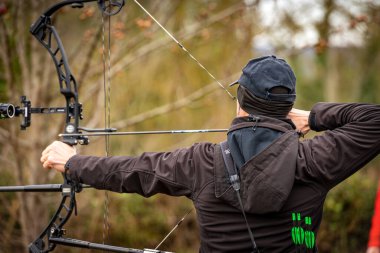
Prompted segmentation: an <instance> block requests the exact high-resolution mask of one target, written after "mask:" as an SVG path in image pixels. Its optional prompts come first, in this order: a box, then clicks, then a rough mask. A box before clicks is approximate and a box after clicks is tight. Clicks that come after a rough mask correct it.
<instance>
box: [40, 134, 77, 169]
mask: <svg viewBox="0 0 380 253" xmlns="http://www.w3.org/2000/svg"><path fill="white" fill-rule="evenodd" d="M75 154H76V149H75V148H74V147H72V146H69V145H67V144H65V143H63V142H60V141H54V142H53V143H52V144H50V145H49V146H47V147H46V148H45V150H43V151H42V153H41V158H40V161H41V163H42V166H43V167H44V168H45V169H55V170H57V171H59V172H64V166H65V164H66V162H67V161H68V160H69V159H70V158H71V157H72V156H73V155H75Z"/></svg>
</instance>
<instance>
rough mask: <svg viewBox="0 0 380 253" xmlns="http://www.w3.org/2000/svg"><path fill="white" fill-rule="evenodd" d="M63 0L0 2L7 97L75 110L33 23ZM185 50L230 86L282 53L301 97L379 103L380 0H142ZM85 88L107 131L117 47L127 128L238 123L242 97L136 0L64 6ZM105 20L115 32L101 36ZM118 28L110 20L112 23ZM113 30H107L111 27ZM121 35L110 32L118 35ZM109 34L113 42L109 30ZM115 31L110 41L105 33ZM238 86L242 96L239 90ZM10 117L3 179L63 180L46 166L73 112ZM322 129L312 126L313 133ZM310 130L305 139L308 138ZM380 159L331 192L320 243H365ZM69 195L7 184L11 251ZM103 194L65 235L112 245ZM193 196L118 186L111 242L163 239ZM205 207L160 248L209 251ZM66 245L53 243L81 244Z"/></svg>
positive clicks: (115, 149) (143, 144)
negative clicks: (202, 218)
mask: <svg viewBox="0 0 380 253" xmlns="http://www.w3.org/2000/svg"><path fill="white" fill-rule="evenodd" d="M57 2H58V1H52V0H0V59H1V60H0V103H13V104H15V105H19V99H20V96H21V95H26V96H27V97H28V98H29V99H30V100H31V102H32V106H33V107H49V106H50V107H59V106H64V103H65V101H64V98H63V96H62V95H61V94H60V93H59V84H58V81H57V74H56V72H55V68H54V65H53V64H52V63H53V62H52V59H51V58H50V55H49V54H48V52H47V51H46V50H45V49H44V48H43V47H42V46H41V45H40V44H39V43H38V41H37V40H36V39H35V38H34V37H33V36H32V35H31V34H30V33H29V27H30V25H31V24H32V23H33V22H34V21H35V20H37V18H38V17H39V16H40V15H41V14H42V13H43V12H44V11H45V10H46V9H47V8H48V7H49V6H51V5H52V4H54V3H57ZM141 4H142V5H143V6H144V7H145V8H146V9H147V10H149V11H150V12H151V13H152V14H153V15H154V16H155V17H156V19H158V20H159V21H160V22H161V23H162V24H163V25H164V26H165V27H166V28H167V29H168V30H169V31H170V32H172V33H173V34H174V36H175V37H176V38H177V39H178V40H179V41H181V42H182V43H183V44H184V46H185V47H186V48H187V49H188V50H189V51H190V52H191V53H192V54H193V55H194V56H195V57H196V58H197V59H198V60H199V61H200V62H201V63H202V64H203V65H204V66H205V67H206V68H207V69H208V70H209V71H210V72H211V73H212V74H213V75H214V76H215V77H216V78H217V79H218V80H220V81H221V83H223V85H227V84H228V83H229V82H231V81H234V80H235V79H237V78H238V76H239V75H240V72H241V69H242V68H243V67H244V65H245V64H246V62H247V61H248V60H249V59H250V58H254V57H259V56H263V55H268V54H275V55H277V56H278V57H281V58H285V59H286V60H287V61H288V62H289V63H290V65H291V66H292V67H293V69H294V71H295V73H296V76H297V93H298V94H297V101H296V107H297V108H300V109H306V110H309V109H311V107H312V105H313V104H314V103H316V102H318V101H329V102H332V101H334V102H366V103H379V102H380V1H376V0H372V1H371V0H361V1H359V0H314V1H310V0H309V1H307V0H265V1H264V0H261V1H260V0H245V1H243V0H224V1H218V0H197V1H190V0H182V1H174V0H161V1H152V0H141ZM53 22H54V26H55V27H56V29H57V30H58V33H59V34H60V37H61V39H62V41H63V44H64V47H65V49H66V53H67V54H68V56H69V63H70V67H71V69H72V72H73V74H74V76H75V77H76V79H77V82H78V85H79V96H80V97H79V99H80V101H81V103H82V104H83V114H84V120H83V121H82V122H81V125H82V126H87V127H100V128H101V127H104V121H105V120H104V114H105V110H106V111H108V109H105V106H104V100H105V99H104V89H103V86H104V70H103V59H102V58H103V54H102V52H103V44H104V45H105V48H108V47H109V48H110V52H111V58H110V61H111V64H110V65H111V70H110V71H109V74H108V73H107V72H106V79H108V75H109V76H110V77H111V82H110V86H111V89H110V94H109V96H110V107H109V108H110V109H109V111H110V121H111V126H112V127H116V128H118V130H119V131H145V130H167V129H204V128H207V129H209V128H228V127H229V125H230V121H231V119H232V117H233V116H234V114H235V102H234V101H232V99H231V98H230V97H229V96H228V95H227V93H226V92H225V91H224V90H223V89H221V88H220V87H219V86H218V85H217V84H216V82H215V81H214V80H213V79H211V78H210V77H209V75H208V74H207V73H206V72H205V71H203V70H202V69H201V68H200V67H199V66H198V65H197V64H196V63H195V62H194V61H193V60H192V59H190V57H188V56H187V55H186V54H185V53H184V51H182V50H181V49H180V48H179V47H178V46H177V45H176V44H175V43H174V42H173V41H172V40H171V39H170V38H169V37H168V36H167V35H166V34H165V33H164V32H163V31H162V30H161V29H160V28H159V27H158V26H157V25H156V24H155V23H154V22H153V21H152V20H151V19H150V18H149V17H147V16H146V14H145V13H144V12H143V11H142V10H141V9H140V8H139V7H138V6H137V5H136V4H135V3H134V2H133V1H126V5H125V6H124V8H123V10H122V11H121V12H120V13H119V14H118V15H116V16H113V17H112V18H111V21H110V23H109V21H108V20H107V19H103V21H102V15H101V13H100V11H99V9H98V7H97V5H96V3H89V4H87V5H86V6H85V7H84V8H82V9H73V8H70V7H66V8H64V9H63V10H61V11H59V12H58V13H57V14H56V15H54V19H53ZM103 27H104V30H105V31H104V32H103ZM109 28H110V29H109ZM103 34H104V36H103ZM109 34H110V40H108V35H109ZM103 37H104V39H103ZM103 41H104V43H103ZM231 92H235V91H234V90H231ZM20 121H21V119H19V118H13V119H8V120H1V121H0V143H1V145H0V185H2V186H5V185H25V184H41V183H60V182H62V176H61V175H58V174H57V173H54V172H46V171H45V170H43V169H42V167H41V164H40V162H39V158H40V154H41V151H42V150H43V149H44V148H45V147H46V146H47V145H48V144H49V143H50V142H52V141H53V140H56V139H58V134H59V133H60V132H62V131H63V129H62V128H63V125H64V117H63V115H33V116H32V125H31V127H30V128H28V129H27V130H26V131H21V130H20V127H19V125H20ZM312 136H313V133H311V134H310V137H312ZM224 138H225V134H224V133H213V134H188V135H174V134H167V135H138V136H125V137H120V136H119V137H111V138H110V151H109V154H110V155H138V154H140V153H141V152H144V151H169V150H173V149H175V148H179V147H184V146H188V145H191V144H192V143H194V142H202V141H210V142H220V141H222V140H223V139H224ZM306 138H307V137H306ZM78 150H79V152H80V153H81V154H92V155H105V139H104V138H91V143H90V145H88V146H80V147H78ZM379 169H380V159H379V158H376V159H375V160H374V161H372V162H371V163H370V164H368V165H367V166H366V167H365V168H364V169H363V170H361V171H360V172H358V173H357V174H355V175H354V176H353V177H351V178H350V179H348V180H346V181H345V182H344V183H342V184H341V185H339V186H338V187H336V188H335V189H333V190H332V191H331V192H330V193H329V195H328V198H327V200H326V203H325V212H324V219H323V223H322V225H321V228H320V231H319V234H318V245H319V250H320V252H365V249H366V244H367V240H368V231H369V227H370V222H371V216H372V213H373V201H374V197H375V193H376V189H377V182H378V179H379V176H380V173H379ZM60 199H61V196H60V193H1V194H0V253H4V252H27V245H28V244H29V243H30V242H31V241H33V240H34V239H35V238H36V237H37V236H38V235H39V234H40V232H41V231H42V230H43V228H44V226H46V225H47V224H48V221H49V217H51V215H52V214H53V213H54V211H55V210H56V207H57V206H58V204H59V202H60ZM104 202H105V193H104V192H103V191H97V190H94V189H85V190H84V191H83V192H81V193H80V194H77V203H78V212H79V215H78V216H76V217H75V216H73V217H72V218H71V219H70V221H69V222H68V224H67V225H66V226H65V227H66V229H67V237H73V238H78V239H82V240H89V241H92V242H99V243H101V242H102V234H103V223H104V221H103V216H104V213H105V212H106V211H105V208H104ZM191 206H192V203H191V202H190V201H189V200H187V199H186V198H172V197H166V196H161V195H160V196H154V197H152V198H150V199H144V198H142V197H139V196H137V195H135V194H116V193H109V204H108V208H107V209H108V213H109V216H108V220H109V223H110V230H109V237H108V239H107V240H106V243H108V244H113V245H120V246H124V247H129V248H154V247H155V246H156V245H157V244H158V243H159V242H160V241H161V239H162V238H163V237H164V236H165V234H166V233H167V232H169V231H170V229H171V228H172V227H173V226H174V225H175V224H176V222H177V221H178V220H179V219H180V218H181V217H182V216H183V215H184V214H185V213H186V212H187V211H188V210H189V209H190V208H191ZM195 215H196V214H195V211H193V212H192V213H191V214H190V215H189V216H188V217H187V218H186V219H185V221H184V222H183V223H182V224H181V226H180V227H179V228H178V229H177V230H176V232H175V233H174V234H173V235H172V236H171V237H170V238H169V239H168V240H167V241H166V242H165V244H164V245H163V246H162V247H161V249H165V250H168V251H175V252H185V253H187V252H198V245H199V239H198V234H197V229H198V228H197V224H196V217H195ZM82 251H83V250H80V249H71V248H67V247H62V246H60V247H57V249H56V250H55V252H82Z"/></svg>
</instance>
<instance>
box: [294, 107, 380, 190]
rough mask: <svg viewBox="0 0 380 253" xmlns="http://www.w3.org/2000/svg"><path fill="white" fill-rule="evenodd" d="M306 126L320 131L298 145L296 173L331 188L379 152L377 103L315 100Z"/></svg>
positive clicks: (379, 131) (379, 138) (379, 130)
mask: <svg viewBox="0 0 380 253" xmlns="http://www.w3.org/2000/svg"><path fill="white" fill-rule="evenodd" d="M309 125H310V128H311V129H312V130H314V131H317V132H320V131H324V133H323V134H321V135H318V136H316V137H314V138H312V139H309V140H305V141H303V142H302V143H301V145H300V151H299V156H300V160H301V161H304V162H303V163H301V168H298V173H299V174H300V175H301V176H302V174H304V176H306V175H307V176H308V177H311V178H312V179H313V180H314V181H318V182H320V183H322V184H323V185H324V186H325V187H326V188H327V189H331V188H332V187H334V186H335V185H337V184H338V183H340V182H341V181H343V180H344V179H346V178H347V177H349V176H351V175H352V174H354V173H355V172H356V171H357V170H359V169H360V168H362V167H363V166H364V165H365V164H367V163H368V162H369V161H371V160H372V159H373V158H374V157H376V156H377V155H378V154H379V152H380V105H371V104H358V103H350V104H349V103H318V104H316V105H315V106H314V107H313V109H312V110H311V113H310V117H309Z"/></svg>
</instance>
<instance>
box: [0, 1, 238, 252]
mask: <svg viewBox="0 0 380 253" xmlns="http://www.w3.org/2000/svg"><path fill="white" fill-rule="evenodd" d="M88 2H97V4H98V6H99V9H100V10H101V11H102V13H103V14H104V15H107V16H112V15H115V14H117V13H119V12H120V10H121V9H122V8H123V6H124V4H125V0H108V1H107V0H65V1H62V2H59V3H57V4H55V5H53V6H51V7H50V8H49V9H47V10H46V11H45V12H44V13H43V14H42V15H41V16H40V17H39V18H38V19H37V21H36V22H34V24H33V25H32V26H31V28H30V32H31V34H32V35H33V36H34V37H35V38H36V39H37V40H38V41H39V42H40V43H41V44H42V45H43V46H44V47H45V48H46V49H47V50H48V52H49V54H50V55H51V58H52V59H53V62H54V65H55V67H56V71H57V74H58V81H59V86H60V92H61V94H62V95H63V96H64V97H65V101H66V106H65V107H46V108H40V107H38V108H37V107H32V106H31V102H30V101H29V100H28V99H27V98H26V96H22V97H21V105H20V106H14V105H12V104H3V103H0V119H3V118H12V117H14V116H16V117H17V116H19V117H22V123H21V129H22V130H25V129H26V128H28V127H29V126H30V125H31V115H32V114H35V113H49V114H51V113H65V114H66V119H65V128H64V133H63V134H61V135H60V136H61V137H62V141H63V142H64V143H66V144H69V145H77V144H81V145H87V144H88V143H89V140H88V136H98V135H112V134H115V135H131V134H162V133H195V132H200V133H204V132H225V131H226V129H208V130H207V129H206V130H168V131H146V132H116V133H112V132H115V131H116V129H114V128H104V129H89V128H85V127H80V126H79V122H80V120H82V119H83V117H82V105H81V103H80V102H79V98H78V87H77V82H76V79H75V77H74V75H73V74H72V72H71V70H70V66H69V63H68V59H67V55H66V52H65V50H64V47H63V43H62V41H61V39H60V37H59V35H58V33H57V31H56V29H55V27H54V26H53V23H52V15H53V14H54V13H56V12H57V11H58V10H60V9H61V8H63V7H65V6H68V5H70V6H72V7H73V8H82V7H83V6H84V4H85V3H88ZM134 2H135V3H136V4H137V5H138V6H139V7H140V8H141V9H142V10H143V11H144V12H145V13H146V14H147V15H148V16H150V17H151V18H152V19H153V20H154V21H155V22H156V23H157V24H158V25H159V26H160V27H161V28H162V29H163V30H164V31H165V32H166V33H167V34H168V35H169V36H170V37H171V38H172V39H173V40H174V41H175V42H176V43H177V45H178V46H179V47H180V48H181V49H183V50H184V51H185V52H186V53H187V54H188V55H189V56H190V57H191V58H192V59H193V60H194V61H196V63H197V64H198V65H199V66H200V67H201V68H202V69H204V70H205V71H206V72H207V73H208V74H209V76H210V77H211V78H212V79H214V80H215V81H216V82H217V84H218V85H219V86H221V87H222V88H223V89H224V90H225V91H226V92H227V93H228V95H229V96H230V97H231V98H233V96H232V95H231V94H230V93H229V92H228V91H227V90H226V89H225V87H224V86H223V85H222V84H221V83H220V82H219V81H218V80H217V79H216V78H215V77H214V76H213V75H212V74H211V73H210V72H209V71H208V70H207V69H206V68H205V67H204V66H203V65H202V64H201V63H200V62H199V61H198V60H196V58H195V57H194V56H192V55H191V54H190V53H189V51H188V50H187V49H186V48H185V47H184V46H183V45H182V44H181V43H180V42H179V41H178V40H177V39H175V37H174V36H173V35H172V34H170V33H169V32H168V31H167V30H166V29H165V28H164V27H163V26H162V25H161V24H160V23H159V22H158V21H157V20H156V19H155V18H154V17H153V16H152V15H151V14H150V13H149V12H148V11H147V10H145V9H144V7H143V6H142V5H141V4H140V3H138V2H137V1H136V0H134ZM83 132H90V133H88V134H83ZM86 135H87V136H86ZM63 178H64V182H63V184H44V185H27V186H3V187H0V192H19V191H21V192H61V193H62V200H61V203H60V205H59V207H58V209H57V211H56V212H55V214H54V215H53V217H52V218H51V220H50V222H49V223H48V225H47V226H46V227H45V229H44V230H43V231H42V232H41V234H40V235H39V236H38V237H37V238H36V239H35V240H34V241H33V242H32V243H30V245H29V252H31V253H45V252H50V251H53V250H54V249H55V247H56V245H66V246H71V247H79V248H87V249H97V250H103V251H109V252H136V253H138V252H141V253H144V252H164V251H160V250H158V249H153V250H152V249H144V250H140V249H132V248H124V247H117V246H112V245H105V244H97V243H91V242H87V241H81V240H76V239H72V238H65V237H64V235H65V229H64V228H63V226H64V225H65V224H66V222H67V221H68V220H69V218H70V217H71V215H72V213H73V212H74V213H75V214H76V200H75V194H76V193H78V192H80V191H81V190H82V189H83V188H88V187H89V186H86V185H82V184H76V183H75V182H74V181H72V180H70V178H69V177H68V176H67V175H65V174H64V175H63ZM185 216H186V215H185ZM182 220H183V218H182V219H181V220H180V222H181V221H182ZM180 222H179V223H180ZM179 223H177V224H176V227H177V226H178V225H179ZM173 230H174V229H172V231H173ZM172 231H171V232H172ZM171 232H170V233H171ZM170 233H169V234H170ZM166 238H167V236H166V237H165V239H166ZM165 239H164V240H165ZM160 245H161V243H160ZM157 248H158V247H157Z"/></svg>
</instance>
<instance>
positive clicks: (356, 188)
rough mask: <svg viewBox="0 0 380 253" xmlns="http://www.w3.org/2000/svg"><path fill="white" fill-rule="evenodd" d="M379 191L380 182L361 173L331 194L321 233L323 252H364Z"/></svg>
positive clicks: (326, 204) (319, 236)
mask: <svg viewBox="0 0 380 253" xmlns="http://www.w3.org/2000/svg"><path fill="white" fill-rule="evenodd" d="M376 189H377V180H374V178H373V177H370V176H369V173H368V172H367V171H362V172H359V173H357V174H355V175H354V176H352V177H351V178H349V179H348V180H347V181H346V182H344V183H342V184H340V185H338V186H337V187H336V188H335V189H333V190H332V191H331V192H330V193H329V194H328V197H327V199H326V202H325V206H324V214H323V221H322V224H321V228H320V231H319V234H318V246H319V251H320V252H329V253H339V252H365V249H366V245H367V240H368V233H369V228H370V225H371V216H372V214H373V206H374V198H375V194H376Z"/></svg>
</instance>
